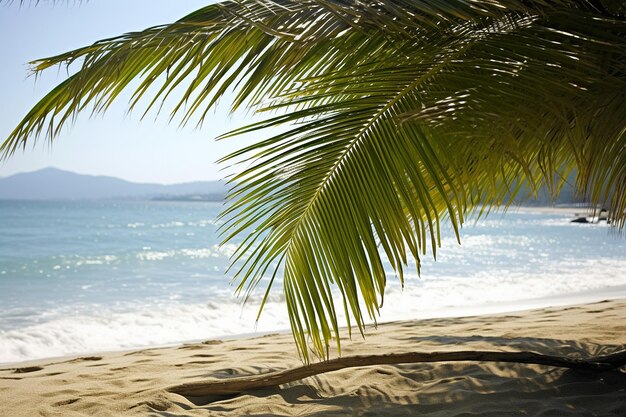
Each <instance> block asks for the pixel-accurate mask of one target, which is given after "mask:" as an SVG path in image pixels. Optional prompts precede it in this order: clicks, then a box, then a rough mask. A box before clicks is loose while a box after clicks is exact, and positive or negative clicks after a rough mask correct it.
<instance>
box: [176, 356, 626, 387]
mask: <svg viewBox="0 0 626 417" xmlns="http://www.w3.org/2000/svg"><path fill="white" fill-rule="evenodd" d="M468 361H471V362H508V363H523V364H533V365H546V366H554V367H560V368H570V369H576V370H583V371H593V372H604V371H610V370H613V369H617V368H620V367H622V366H624V365H626V350H622V351H618V352H615V353H612V354H609V355H605V356H596V357H592V358H588V359H578V358H567V357H562V356H552V355H543V354H540V353H535V352H497V351H479V350H466V351H458V352H408V353H391V354H386V355H361V356H346V357H342V358H337V359H332V360H328V361H323V362H317V363H312V364H309V365H304V366H300V367H297V368H292V369H287V370H284V371H275V372H270V373H266V374H261V375H253V376H247V377H240V378H232V379H228V380H219V381H200V382H190V383H185V384H181V385H175V386H173V387H169V388H168V389H167V391H169V392H173V393H176V394H180V395H183V396H187V397H203V396H212V395H218V396H219V395H236V394H240V393H243V392H245V391H251V390H258V389H264V388H270V387H275V386H278V385H281V384H286V383H288V382H293V381H297V380H300V379H304V378H308V377H310V376H314V375H319V374H323V373H326V372H333V371H338V370H341V369H346V368H355V367H361V366H373V365H394V364H401V363H427V362H468Z"/></svg>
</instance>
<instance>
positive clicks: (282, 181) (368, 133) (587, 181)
mask: <svg viewBox="0 0 626 417" xmlns="http://www.w3.org/2000/svg"><path fill="white" fill-rule="evenodd" d="M624 12H625V10H624V6H623V4H622V3H621V2H617V1H615V2H614V1H604V0H599V1H583V0H579V1H574V0H569V1H566V0H563V1H559V0H556V1H516V0H500V1H490V0H489V1H488V0H485V1H480V0H479V1H471V2H468V1H464V0H456V1H453V0H450V1H441V0H428V1H419V2H417V1H409V0H394V1H380V2H378V1H374V2H369V3H363V2H353V1H344V0H341V1H328V0H320V1H294V0H280V1H269V0H257V1H253V0H247V1H242V2H234V1H233V2H223V3H219V4H216V5H212V6H208V7H206V8H203V9H201V10H198V11H197V12H195V13H192V14H190V15H188V16H186V17H184V18H183V19H181V20H180V21H178V22H175V23H173V24H171V25H164V26H159V27H155V28H150V29H147V30H145V31H142V32H137V33H129V34H126V35H123V36H121V37H117V38H112V39H108V40H104V41H100V42H97V43H95V44H93V45H91V46H88V47H85V48H82V49H78V50H75V51H71V52H69V53H66V54H62V55H59V56H56V57H52V58H48V59H44V60H40V61H37V62H35V63H34V69H35V71H42V70H45V69H47V68H49V67H51V66H54V65H58V64H68V65H70V64H73V63H76V64H78V66H79V68H78V70H77V71H76V72H74V73H73V75H71V76H70V77H69V78H68V79H67V80H66V81H64V82H63V83H62V84H61V85H59V86H58V87H57V88H55V89H54V90H53V91H52V92H51V93H50V94H48V95H47V96H46V97H44V98H43V99H42V100H41V101H40V103H38V104H37V105H36V106H35V107H34V108H33V109H32V110H31V112H30V113H29V114H27V116H26V117H25V119H24V120H23V121H22V122H21V123H20V124H19V125H18V127H17V128H16V129H15V131H14V132H13V133H12V134H11V135H10V137H9V138H8V139H7V141H5V142H4V144H3V145H2V148H1V150H2V152H3V153H4V155H5V156H8V155H11V154H12V153H14V152H15V151H16V150H17V149H18V148H20V147H24V146H25V145H26V143H27V142H30V141H32V140H33V139H36V138H37V137H39V136H41V135H43V136H45V137H46V138H47V139H52V138H53V137H55V136H56V135H57V134H58V133H59V129H60V128H61V127H62V126H63V125H65V124H66V123H67V122H69V121H71V120H73V119H74V117H75V116H76V115H77V114H78V113H79V112H81V111H84V110H85V109H92V111H95V112H100V111H104V110H106V109H107V108H108V106H109V105H110V104H111V102H112V101H113V100H115V99H116V98H117V97H118V96H119V94H120V93H121V92H122V91H123V90H124V89H129V88H131V89H132V91H133V96H132V97H133V98H132V101H131V103H130V108H131V109H132V108H135V107H137V106H139V105H140V103H143V102H144V101H147V103H146V104H144V111H145V112H148V111H149V110H150V109H152V108H158V111H161V109H162V108H164V106H168V105H169V106H170V107H171V110H170V118H174V117H177V116H180V118H181V120H182V122H183V123H188V122H190V121H192V120H194V121H195V122H196V123H198V124H201V123H202V122H203V121H204V120H205V118H206V117H207V111H208V110H209V109H210V108H211V107H213V106H214V105H215V104H216V102H217V101H219V100H220V98H222V97H224V96H225V94H226V93H227V92H228V91H229V90H230V89H233V88H234V89H235V91H236V95H235V98H234V100H233V103H232V107H233V109H236V108H238V107H240V106H245V107H248V108H251V109H254V110H255V111H257V112H259V113H265V114H267V115H268V116H267V118H266V119H265V120H263V121H261V122H258V123H255V124H253V125H250V126H247V127H245V128H242V129H239V130H237V131H234V132H231V133H229V134H227V135H225V136H224V138H228V137H232V136H236V135H238V134H242V133H250V132H263V131H264V130H265V129H267V128H274V127H281V129H282V130H281V131H282V133H280V134H274V135H273V136H270V137H267V138H265V139H262V140H259V141H258V142H256V143H254V144H253V145H251V146H248V147H246V148H244V149H241V150H240V151H237V152H235V153H233V154H232V155H230V156H228V157H227V158H225V162H227V163H237V164H241V166H242V169H241V170H240V174H238V175H236V176H234V177H233V178H232V182H233V184H235V188H234V190H233V192H232V194H231V196H230V197H231V200H232V201H233V204H232V205H231V206H230V208H229V209H227V210H226V211H225V212H224V214H223V215H224V217H225V219H226V220H227V222H226V226H225V228H224V229H223V232H224V238H225V239H226V240H229V239H232V238H233V237H234V236H237V235H241V234H244V235H245V239H244V241H243V243H242V244H241V245H240V246H239V249H238V251H237V253H236V254H235V257H234V266H235V268H236V269H235V271H236V272H235V274H236V279H237V281H238V290H239V291H240V292H242V293H244V294H245V295H246V297H249V296H251V295H252V294H253V293H254V291H255V288H256V287H257V286H258V285H259V284H260V283H261V282H262V278H263V277H271V278H270V281H269V285H268V286H267V287H266V289H265V298H264V300H265V299H267V296H268V294H269V291H270V289H271V286H272V284H273V282H274V281H275V277H276V276H278V275H282V277H283V279H282V282H283V290H284V294H285V298H286V302H287V308H288V310H289V316H290V320H291V326H292V329H293V331H294V337H295V340H296V342H297V345H298V347H299V349H300V352H301V354H302V357H303V359H304V360H307V361H308V360H309V359H310V353H309V350H308V348H307V346H308V343H309V342H310V343H311V345H312V348H313V353H314V354H316V355H318V356H321V357H324V356H327V355H328V351H329V347H330V343H331V341H332V339H335V340H336V341H337V343H338V341H339V336H340V330H339V320H340V319H339V318H340V316H341V315H343V316H345V318H346V320H347V322H348V325H352V324H354V325H356V326H357V327H358V329H359V330H360V332H361V333H363V332H364V323H365V322H366V320H368V318H371V319H375V318H376V316H377V314H378V311H379V308H380V306H381V305H382V302H383V297H384V292H385V287H386V280H387V274H388V271H387V269H385V262H389V264H390V265H391V268H392V269H393V271H394V272H395V275H396V276H397V277H398V279H400V280H401V281H402V282H403V280H404V274H405V270H406V268H408V265H409V262H410V260H415V261H416V262H417V265H418V269H419V261H420V257H421V256H424V254H427V253H428V252H431V253H432V255H433V256H434V255H436V250H437V248H438V247H439V245H440V238H439V235H440V224H441V222H442V221H444V220H445V221H447V222H449V223H450V224H451V225H452V227H453V228H454V230H455V231H456V233H457V237H458V230H459V228H460V227H461V226H462V224H463V223H464V221H465V219H466V218H467V216H470V215H472V214H478V215H482V214H484V213H486V212H487V211H489V207H491V206H497V205H502V204H504V205H507V204H510V203H511V201H512V198H513V197H514V196H515V194H516V193H517V192H518V191H519V189H520V188H521V187H522V186H523V185H524V184H529V185H531V186H532V187H534V189H537V188H538V187H539V186H541V185H543V184H547V185H548V186H549V188H550V189H551V190H552V191H553V193H554V194H556V193H558V190H559V189H560V186H561V185H562V182H563V180H562V179H563V178H565V177H566V176H567V174H568V173H569V172H570V171H571V170H572V169H574V168H576V169H577V170H578V173H579V174H578V184H577V185H578V188H579V190H580V192H581V193H583V194H584V195H586V196H587V197H588V198H589V201H590V203H591V204H594V205H595V204H608V206H609V210H610V216H611V218H612V219H613V224H614V225H616V226H617V227H619V228H622V227H623V226H624V221H625V220H626V192H625V191H626V168H625V167H626V152H625V150H626V133H625V132H626V112H625V111H624V109H625V108H626V103H625V102H624V100H625V97H626V59H625V57H626V53H625V52H626V51H625V48H626V45H625V42H624V39H625V36H624V35H625V34H626V20H625V18H624ZM181 91H182V93H181ZM146 98H149V100H145V99H146ZM264 302H265V301H263V303H264ZM349 328H350V326H349Z"/></svg>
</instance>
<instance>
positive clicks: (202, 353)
mask: <svg viewBox="0 0 626 417" xmlns="http://www.w3.org/2000/svg"><path fill="white" fill-rule="evenodd" d="M623 323H626V298H621V299H614V300H604V301H599V302H594V303H590V304H575V305H568V306H559V307H546V308H542V309H534V310H524V311H516V312H508V313H500V314H489V315H480V316H466V317H453V318H430V319H421V320H402V321H394V322H389V323H384V324H379V325H378V328H377V329H373V328H370V329H368V336H367V338H366V339H365V340H362V339H361V338H360V337H358V336H357V335H355V337H354V338H353V340H352V341H348V340H342V346H343V352H342V356H351V355H366V354H382V353H392V352H393V353H398V352H404V351H452V350H498V351H502V350H504V351H520V350H530V351H535V352H539V353H544V354H553V355H554V354H556V355H562V356H569V357H588V356H593V355H599V354H607V353H610V352H612V351H616V350H621V349H624V348H626V325H624V324H623ZM336 353H337V352H336V351H334V350H333V351H332V352H331V357H336ZM300 364H301V362H300V360H299V359H298V357H297V353H296V350H295V347H294V345H293V341H292V338H291V335H290V334H285V333H278V334H277V333H275V332H274V333H271V334H266V335H256V336H255V337H253V338H238V339H228V340H208V341H204V342H199V343H189V344H183V345H176V346H169V347H158V348H157V347H151V348H146V349H141V350H126V351H123V352H108V353H103V354H90V355H89V356H73V357H67V358H62V359H59V360H58V361H56V362H53V361H51V360H50V359H42V360H36V361H28V362H20V363H19V366H16V364H12V365H8V366H7V365H3V366H0V403H2V404H3V409H4V410H6V412H7V413H9V414H10V415H16V416H20V415H25V416H26V415H39V414H41V415H50V416H57V415H58V416H84V415H100V416H145V415H151V416H163V417H165V416H183V415H184V416H189V417H195V416H201V415H207V414H210V415H217V416H222V415H223V416H237V415H243V414H250V415H264V416H268V415H282V416H291V415H305V416H323V415H324V416H325V415H336V416H341V415H382V416H384V415H406V414H415V413H417V414H423V415H429V416H430V415H432V416H456V415H469V414H476V413H477V414H480V415H493V416H496V415H498V416H508V415H537V416H539V415H546V414H545V412H546V410H550V412H551V414H550V415H596V414H600V415H622V414H623V413H624V412H626V395H625V394H624V392H626V378H624V377H623V372H624V371H626V370H622V373H620V372H612V373H609V374H606V375H604V376H603V377H602V378H592V377H590V376H589V375H587V376H585V375H582V374H577V373H575V372H573V371H567V370H564V369H560V368H550V367H546V366H540V365H520V364H502V363H461V362H460V363H433V364H401V365H384V366H377V367H361V368H353V369H349V370H341V371H336V372H331V373H328V374H323V375H318V376H315V377H310V378H307V379H305V380H302V381H295V382H293V383H289V384H285V385H282V386H281V387H279V388H272V389H265V390H262V391H258V392H250V393H244V394H243V395H239V396H236V397H229V398H186V397H183V396H180V395H177V394H172V393H169V392H167V391H166V390H165V389H166V388H167V387H169V386H172V385H176V384H179V383H184V382H193V381H198V380H210V379H223V378H232V377H237V376H245V375H258V374H260V373H265V372H269V371H272V370H278V369H286V368H291V367H295V366H299V365H300ZM513 410H517V411H519V413H517V414H516V412H517V411H515V412H514V411H513Z"/></svg>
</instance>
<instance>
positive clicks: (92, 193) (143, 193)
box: [0, 168, 580, 206]
mask: <svg viewBox="0 0 626 417" xmlns="http://www.w3.org/2000/svg"><path fill="white" fill-rule="evenodd" d="M573 182H574V176H573V175H572V176H571V178H568V183H569V184H566V185H565V186H564V187H563V189H562V190H561V195H560V196H559V198H558V199H557V200H556V201H555V202H552V201H551V199H550V198H549V197H548V195H547V192H546V191H545V190H540V192H539V193H538V195H537V198H536V199H531V200H528V199H527V198H523V197H522V196H527V195H528V193H527V192H525V191H522V192H521V193H520V194H519V195H520V197H519V198H517V199H516V200H517V203H518V204H520V203H521V204H523V205H534V206H549V205H552V204H553V203H556V204H573V203H578V202H580V200H579V199H578V198H576V196H575V193H574V189H573V187H572V186H571V185H570V184H572V183H573ZM227 190H228V186H227V185H226V184H225V183H224V182H222V181H199V182H188V183H181V184H172V185H163V184H149V183H135V182H130V181H125V180H122V179H119V178H114V177H106V176H95V175H83V174H76V173H74V172H69V171H63V170H60V169H56V168H45V169H42V170H39V171H34V172H27V173H23V174H16V175H12V176H10V177H6V178H0V200H81V199H151V200H187V201H222V200H223V199H224V198H225V196H226V193H227Z"/></svg>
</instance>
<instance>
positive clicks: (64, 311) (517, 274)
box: [0, 201, 626, 363]
mask: <svg viewBox="0 0 626 417" xmlns="http://www.w3.org/2000/svg"><path fill="white" fill-rule="evenodd" d="M221 208H222V205H221V204H217V203H193V202H190V203H187V202H143V201H141V202H140V201H125V202H114V201H107V202H96V201H85V202H75V201H68V202H60V201H59V202H18V201H0V219H1V220H0V363H3V362H14V361H20V360H26V359H34V358H42V357H51V356H60V355H67V354H74V353H87V352H95V351H104V350H113V349H122V348H131V347H137V346H147V345H160V344H168V343H176V342H181V341H188V340H198V339H206V338H212V337H223V336H227V335H234V334H242V333H250V332H254V331H255V330H258V331H270V330H282V329H287V328H288V327H289V324H288V323H289V322H288V319H287V317H286V314H285V307H284V303H283V299H282V294H281V292H280V283H278V285H277V286H276V287H275V291H274V294H273V296H272V297H271V298H270V301H269V303H268V304H267V305H266V308H265V311H264V314H263V315H262V317H261V320H260V322H259V323H258V324H256V323H255V320H254V318H255V317H256V313H257V307H258V304H256V301H255V300H252V302H250V303H249V304H248V305H246V307H245V308H242V306H241V303H240V302H239V301H238V300H237V299H236V298H235V297H234V296H233V290H234V289H233V287H232V286H231V285H230V278H231V277H230V276H229V274H228V273H226V269H227V267H228V265H229V256H230V255H231V254H232V253H233V251H234V250H235V248H236V244H237V242H236V241H234V242H231V243H229V244H227V245H225V246H219V241H220V238H219V236H218V234H217V228H218V226H219V224H218V221H217V220H216V217H217V215H218V213H219V212H220V210H221ZM571 217H572V216H571V214H568V213H542V212H536V213H534V212H520V213H516V212H509V213H507V214H506V215H504V216H503V215H501V214H494V215H491V216H490V217H488V218H487V219H483V220H481V221H480V222H478V223H477V224H473V223H472V224H470V225H466V226H465V227H464V228H463V231H462V245H461V246H459V245H458V244H457V243H456V241H455V239H454V238H453V236H452V235H451V233H448V234H447V235H444V238H443V242H442V248H441V249H440V250H439V252H438V260H437V262H433V261H432V260H431V259H430V258H426V259H424V263H423V265H422V276H421V277H420V278H418V277H417V276H416V275H415V274H413V275H411V274H409V276H408V280H407V283H406V286H405V288H404V290H402V289H401V287H400V285H399V284H398V282H397V280H396V279H395V278H394V277H393V273H392V272H391V271H390V278H389V288H388V292H387V296H386V299H385V306H384V307H383V310H382V315H381V317H380V320H382V321H388V320H397V319H410V318H418V317H431V316H444V315H453V314H464V313H472V312H477V311H483V310H484V311H487V310H489V311H491V310H494V311H496V310H500V311H505V310H511V309H514V308H516V307H522V306H540V305H549V304H554V303H555V302H560V303H562V304H566V303H567V302H568V300H571V301H572V302H579V301H585V300H593V299H603V298H612V297H620V296H626V272H624V271H626V237H625V236H624V235H618V234H616V233H614V232H611V231H610V230H609V228H608V227H606V225H580V224H571V223H569V220H570V219H571ZM555 300H556V301H555Z"/></svg>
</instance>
